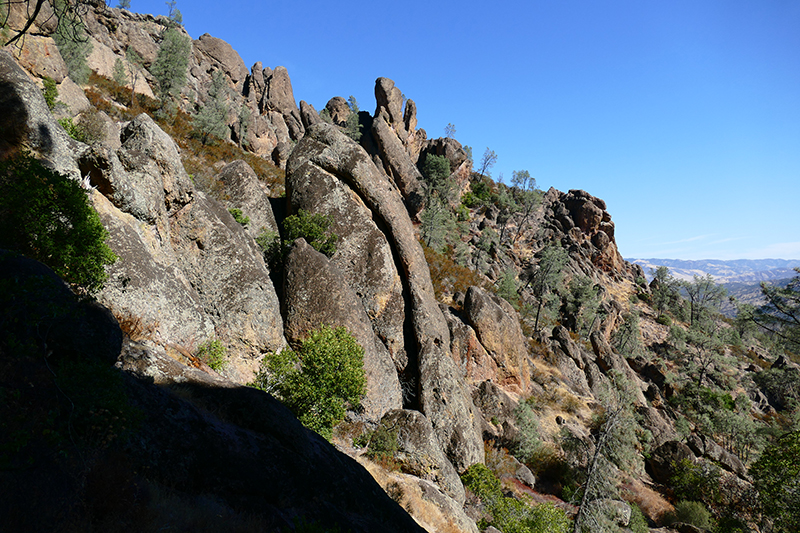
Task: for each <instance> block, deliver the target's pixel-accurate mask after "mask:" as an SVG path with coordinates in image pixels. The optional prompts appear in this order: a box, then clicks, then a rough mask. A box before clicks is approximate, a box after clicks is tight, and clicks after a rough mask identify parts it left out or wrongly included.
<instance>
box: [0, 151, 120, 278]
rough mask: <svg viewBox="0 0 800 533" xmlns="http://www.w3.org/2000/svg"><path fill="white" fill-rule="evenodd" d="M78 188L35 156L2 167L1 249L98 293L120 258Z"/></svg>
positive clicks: (0, 168) (73, 182)
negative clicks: (109, 269) (107, 241)
mask: <svg viewBox="0 0 800 533" xmlns="http://www.w3.org/2000/svg"><path fill="white" fill-rule="evenodd" d="M107 235H108V233H107V232H106V230H105V228H104V227H103V225H102V224H101V223H100V218H99V217H98V216H97V212H95V210H94V209H93V208H92V207H91V205H90V204H89V201H88V199H87V198H86V193H85V192H84V191H83V190H82V189H81V187H80V185H78V183H77V182H75V181H72V180H70V179H69V178H67V177H65V176H62V175H60V174H58V173H57V172H55V171H53V170H50V169H49V168H46V167H44V166H43V165H42V164H41V163H39V162H38V161H36V160H35V159H33V158H32V157H29V156H18V157H16V158H14V159H9V160H6V161H2V162H0V248H6V249H9V250H13V251H16V252H19V253H21V254H23V255H26V256H28V257H31V258H33V259H36V260H38V261H41V262H43V263H45V264H46V265H48V266H49V267H50V268H52V269H53V270H54V271H55V272H56V274H58V275H59V276H61V277H62V278H63V279H64V280H65V281H66V282H67V283H70V284H72V285H73V286H75V287H77V288H79V289H81V290H83V291H86V292H88V293H94V292H96V291H98V290H100V288H102V286H103V284H104V282H105V280H106V278H107V277H108V275H107V274H106V271H105V265H110V264H111V263H113V262H114V261H115V260H116V256H115V255H114V253H113V252H112V251H111V249H110V248H109V247H108V246H107V245H106V243H105V239H106V236H107Z"/></svg>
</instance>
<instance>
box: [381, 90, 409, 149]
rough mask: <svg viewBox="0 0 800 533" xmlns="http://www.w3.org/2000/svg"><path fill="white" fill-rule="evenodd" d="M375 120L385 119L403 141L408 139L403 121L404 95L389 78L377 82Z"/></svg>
mask: <svg viewBox="0 0 800 533" xmlns="http://www.w3.org/2000/svg"><path fill="white" fill-rule="evenodd" d="M375 102H376V108H375V115H374V116H375V118H376V119H377V118H378V117H383V119H384V120H385V121H386V123H387V124H388V125H389V126H390V127H391V128H392V129H393V130H394V131H395V132H396V135H397V137H398V138H399V139H400V140H401V141H405V139H406V138H407V137H408V130H406V128H405V123H404V120H403V93H401V92H400V89H398V88H397V87H395V85H394V82H393V81H392V80H390V79H389V78H378V79H377V80H375Z"/></svg>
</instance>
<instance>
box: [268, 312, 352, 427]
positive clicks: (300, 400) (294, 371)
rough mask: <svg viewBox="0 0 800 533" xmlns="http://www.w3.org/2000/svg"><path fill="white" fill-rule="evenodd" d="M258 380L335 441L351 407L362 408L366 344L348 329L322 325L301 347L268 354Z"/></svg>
mask: <svg viewBox="0 0 800 533" xmlns="http://www.w3.org/2000/svg"><path fill="white" fill-rule="evenodd" d="M253 385H254V386H255V387H257V388H259V389H261V390H265V391H267V392H269V393H271V394H274V395H275V396H276V397H277V398H278V399H279V400H280V401H281V402H283V404H284V405H286V406H287V407H288V408H289V409H291V411H292V412H293V413H294V414H295V416H297V418H298V419H299V420H300V422H302V423H303V425H304V426H306V427H308V428H309V429H312V430H314V431H316V432H317V433H319V434H320V435H322V436H323V437H325V438H326V439H329V440H330V438H331V433H332V430H333V427H334V426H335V425H336V424H338V423H339V422H341V421H342V420H344V415H345V411H346V409H347V408H348V407H349V408H357V407H358V406H359V405H360V403H361V398H362V397H363V396H364V394H366V378H365V377H364V349H363V348H362V347H361V346H359V344H358V343H357V342H356V340H355V339H354V338H353V336H352V335H351V334H350V333H349V332H348V331H347V330H346V329H345V328H342V327H339V328H330V327H328V326H322V327H321V328H320V329H318V330H315V331H312V332H311V333H310V334H309V336H308V338H306V340H304V341H303V342H302V343H301V344H300V346H299V347H298V348H297V350H291V349H285V350H283V351H282V352H280V353H269V354H267V355H266V356H265V357H264V360H263V362H262V364H261V370H259V372H258V374H257V375H256V379H255V382H254V383H253Z"/></svg>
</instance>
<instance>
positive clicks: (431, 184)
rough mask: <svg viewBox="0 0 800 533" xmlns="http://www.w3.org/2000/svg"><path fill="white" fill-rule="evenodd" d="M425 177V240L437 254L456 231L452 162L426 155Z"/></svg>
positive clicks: (423, 173)
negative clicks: (451, 175) (451, 173)
mask: <svg viewBox="0 0 800 533" xmlns="http://www.w3.org/2000/svg"><path fill="white" fill-rule="evenodd" d="M422 175H423V178H424V183H425V194H424V202H425V211H423V213H422V216H421V218H422V228H421V233H422V240H423V242H424V243H425V245H426V246H429V247H431V248H433V249H434V250H436V251H437V252H438V251H441V250H442V249H443V248H444V246H445V244H446V243H447V240H446V238H447V235H448V233H449V232H451V231H452V230H453V229H454V227H455V220H454V217H453V213H452V211H451V210H450V202H451V201H453V200H454V195H455V191H456V184H455V180H453V179H452V178H451V177H450V161H449V160H448V159H447V158H446V157H444V156H438V155H434V154H428V155H426V156H425V162H424V164H423V166H422Z"/></svg>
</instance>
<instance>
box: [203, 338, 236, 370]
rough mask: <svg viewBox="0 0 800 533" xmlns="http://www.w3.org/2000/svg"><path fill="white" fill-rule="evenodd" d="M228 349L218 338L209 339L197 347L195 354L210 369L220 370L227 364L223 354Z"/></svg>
mask: <svg viewBox="0 0 800 533" xmlns="http://www.w3.org/2000/svg"><path fill="white" fill-rule="evenodd" d="M227 351H228V349H227V348H226V347H225V345H224V344H222V341H220V340H219V339H209V340H207V341H206V342H204V343H203V344H201V345H200V346H198V347H197V353H196V354H195V355H196V356H197V358H198V359H200V360H201V361H203V362H204V363H205V364H207V365H208V366H210V367H211V368H212V370H216V371H220V370H223V369H224V368H225V367H226V366H228V360H227V359H226V358H225V354H226V353H227Z"/></svg>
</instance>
